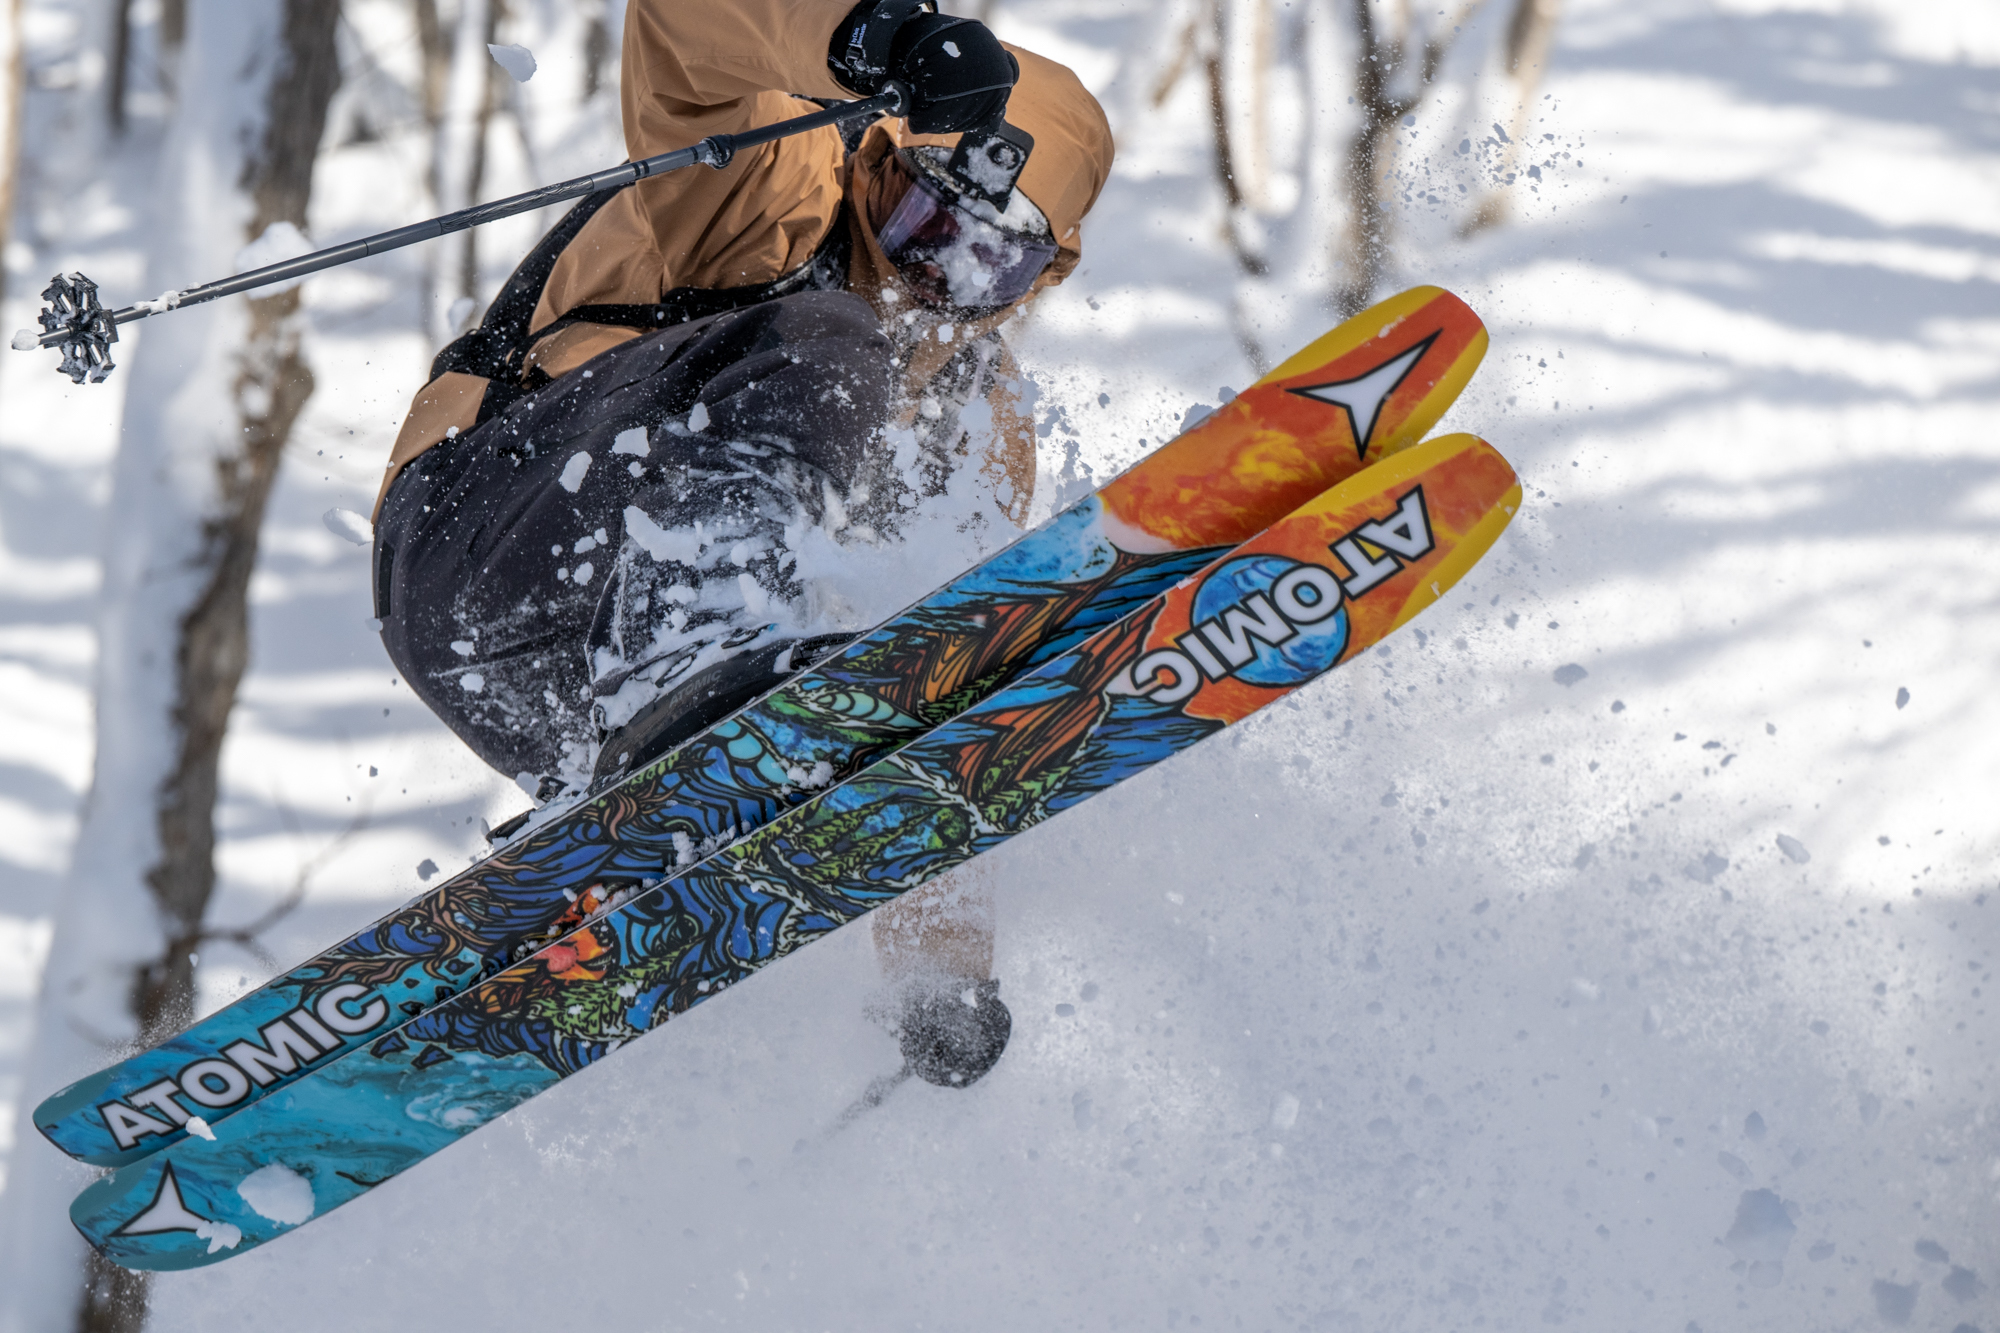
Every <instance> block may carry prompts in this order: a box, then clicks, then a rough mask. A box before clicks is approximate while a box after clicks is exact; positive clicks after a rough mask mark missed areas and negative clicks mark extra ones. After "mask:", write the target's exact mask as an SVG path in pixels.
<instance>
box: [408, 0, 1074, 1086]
mask: <svg viewBox="0 0 2000 1333" xmlns="http://www.w3.org/2000/svg"><path fill="white" fill-rule="evenodd" d="M849 3H850V0H727V3H723V4H715V5H690V4H686V3H679V2H677V0H631V4H630V6H629V9H628V13H627V18H626V24H625V38H624V51H623V65H622V71H621V80H622V86H621V96H622V102H623V112H624V124H625V136H626V148H627V151H628V153H629V154H630V156H631V157H632V158H634V159H638V158H641V157H644V156H648V155H651V154H655V153H659V152H662V151H666V150H668V149H672V148H678V147H682V146H685V145H687V144H691V143H694V142H696V141H697V140H700V139H702V138H704V137H706V136H708V135H711V134H717V133H733V132H740V131H743V130H747V129H750V128H753V127H756V126H761V125H766V124H771V123H774V122H776V121H779V120H782V119H785V118H787V117H789V116H793V115H797V114H799V112H800V111H801V110H802V109H804V108H803V107H802V106H801V103H800V102H799V101H798V100H797V99H798V98H799V97H801V96H803V97H806V98H808V99H814V100H819V99H827V100H831V99H845V98H849V97H853V96H857V95H859V96H871V95H873V94H875V93H877V92H879V91H882V90H883V89H884V88H885V87H887V86H889V85H890V84H891V83H893V84H894V85H896V86H898V87H899V88H900V89H901V90H902V92H903V94H904V98H905V112H906V114H905V118H904V119H903V120H902V121H900V122H898V121H889V120H879V121H877V122H875V123H874V124H873V125H870V126H867V127H866V128H865V129H864V130H862V131H861V132H859V133H849V134H848V135H846V136H843V135H842V134H841V133H839V132H837V131H835V130H833V129H824V130H818V131H813V132H810V133H807V134H802V135H798V136H795V137H791V138H786V139H781V140H779V141H777V142H774V143H770V144H766V145H763V146H761V147H758V148H755V149H750V150H745V151H743V152H741V153H740V154H738V155H737V156H736V157H735V159H734V160H733V161H732V162H730V163H729V164H728V165H727V166H725V167H723V168H722V169H720V170H709V169H707V168H700V167H697V168H693V169H690V170H687V171H682V172H677V173H673V174H670V175H666V176H663V177H659V178H655V179H651V180H647V181H644V182H642V183H640V184H639V185H637V186H634V187H632V188H630V189H627V190H624V191H620V192H606V193H605V194H601V195H594V196H590V197H588V198H586V199H585V200H583V201H582V202H581V203H580V204H578V205H577V207H576V208H574V209H573V210H572V211H571V212H570V214H569V215H568V216H567V217H565V218H564V219H563V221H562V222H561V223H559V224H558V225H557V226H556V227H555V228H554V230H552V231H551V232H550V233H549V235H548V236H547V237H545V238H544V239H543V241H542V242H541V243H540V245H538V246H537V247H536V249H535V250H534V251H533V252H532V253H531V254H530V255H529V256H528V258H527V259H526V260H525V261H523V263H522V265H521V266H520V268H519V269H517V270H516V272H515V274H514V275H513V277H512V278H511V279H510V280H509V282H508V283H507V285H506V286H505V287H504V288H503V289H502V291H501V293H500V295H499V296H498V297H497V298H496V299H495V300H494V302H493V304H492V306H491V307H489V308H488V310H487V312H486V314H485V316H484V318H483V319H482V321H481V323H480V325H479V327H477V328H475V329H472V330H471V331H469V332H467V333H466V334H464V335H463V336H461V337H460V338H458V339H457V340H456V341H455V342H453V343H452V344H451V345H449V346H448V347H446V348H445V349H444V351H443V352H442V353H440V354H439V356H438V358H437V360H436V362H435V363H434V364H433V366H432V378H431V381H430V383H428V384H427V385H425V386H424V388H423V389H421V390H420V391H419V392H418V393H417V395H416V398H415V401H414V402H413V403H412V405H411V409H410V412H409V415H408V417H407V418H406V419H405V421H404V423H403V427H402V430H401V432H400V433H399V434H398V436H397V438H396V443H395V447H394V449H393V451H392V454H391V457H390V461H389V466H388V473H387V475H386V477H385V478H384V480H383V485H382V491H381V494H380V497H379V498H378V500H377V502H376V524H375V601H376V614H377V616H378V617H379V618H380V621H381V624H382V639H383V644H384V646H385V647H386V648H387V650H388V652H389V656H390V658H391V660H392V661H393V662H394V663H395V665H396V667H397V669H398V670H399V671H400V672H401V673H402V676H403V678H404V679H405V680H406V681H407V682H408V683H409V684H410V686H411V687H412V688H413V689H414V690H415V691H416V692H417V694H418V696H419V697H420V698H422V699H423V700H424V702H425V703H426V704H427V705H428V706H429V707H430V708H431V709H432V710H433V711H434V712H436V713H437V714H438V716H439V717H440V718H442V719H443V720H444V721H445V722H446V724H447V725H449V726H450V727H451V728H452V730H453V731H454V732H456V733H457V734H458V735H459V736H460V737H462V738H463V739H464V740H465V741H466V743H467V744H468V745H470V746H471V747H472V748H473V750H474V751H475V752H476V753H478V755H479V756H480V758H482V759H484V760H485V761H486V762H487V763H489V764H491V765H493V766H494V767H495V768H498V769H499V770H500V771H502V772H503V773H506V774H508V775H510V776H515V777H516V778H517V780H518V781H520V782H521V783H522V785H523V786H524V787H525V788H527V789H528V790H530V792H531V793H532V794H534V795H535V796H536V797H537V799H538V800H548V799H552V798H554V797H556V796H558V795H560V794H561V793H562V792H563V791H565V790H568V791H572V792H574V791H578V790H582V789H584V788H586V787H589V786H592V785H599V786H601V785H602V784H604V783H605V782H607V781H609V780H611V779H612V778H614V777H615V776H617V775H618V774H621V773H623V772H627V771H631V770H632V769H634V768H636V767H638V766H641V765H643V764H644V763H646V762H649V761H650V760H651V759H653V758H655V757H657V756H658V755H660V754H663V753H666V752H667V751H668V750H670V749H672V748H673V747H674V746H675V745H677V744H679V743H680V742H681V741H683V740H685V739H687V738H688V737H689V736H691V735H693V734H695V733H696V732H698V731H700V730H701V729H702V728H704V727H706V726H708V725H709V724H711V723H713V722H715V721H717V720H719V719H720V718H722V717H723V716H725V715H727V714H728V713H729V712H731V711H734V710H735V709H736V708H738V707H740V706H741V705H743V704H745V703H747V702H749V701H750V700H751V699H753V698H756V697H757V696H758V695H760V694H763V693H764V692H766V691H767V690H769V689H771V688H773V687H774V686H776V685H777V684H779V683H780V682H781V681H782V680H783V679H784V678H785V676H786V675H787V674H789V673H790V672H793V671H797V670H799V669H801V668H804V667H806V666H809V665H811V663H812V662H813V661H815V660H817V658H818V657H819V656H822V655H824V653H826V652H829V651H832V650H833V649H834V648H836V647H837V646H838V645H839V644H841V643H843V642H845V641H846V639H847V638H848V637H850V636H851V634H852V632H854V631H855V630H856V629H858V628H860V627H859V626H857V625H851V624H847V625H843V624H838V623H836V622H837V620H838V615H839V608H838V607H830V606H827V605H823V604H822V602H823V601H824V600H825V599H823V598H821V597H820V596H818V591H819V590H818V589H816V588H815V587H814V586H812V584H811V583H810V581H809V580H806V579H804V578H802V577H801V575H800V573H799V569H798V554H797V546H798V542H799V540H800V538H801V537H803V536H804V535H805V534H806V533H807V532H808V531H812V530H816V531H817V532H819V533H822V534H825V535H826V536H828V537H831V538H833V539H834V540H835V541H836V542H844V543H856V542H864V543H870V542H872V543H879V542H882V541H888V540H893V539H894V538H895V536H896V535H897V533H898V531H899V527H900V524H901V522H902V520H903V519H904V518H905V517H906V515H907V514H908V513H909V511H910V510H912V509H913V508H915V507H916V505H917V504H918V503H920V502H921V501H922V500H923V499H924V498H927V497H930V496H935V495H938V494H941V493H942V492H943V491H944V489H945V488H946V487H947V485H949V484H950V483H951V482H952V480H953V477H954V475H955V474H957V473H959V472H960V471H961V470H962V469H970V470H972V471H973V473H974V474H975V475H976V476H977V478H978V480H979V483H980V484H981V485H983V486H985V487H986V488H988V491H989V493H990V497H991V509H992V511H993V512H992V518H993V520H994V521H999V522H1006V523H1011V524H1016V525H1018V524H1019V523H1020V522H1021V520H1022V519H1023V518H1024V517H1025V515H1026V511H1027V506H1028V502H1029V500H1030V498H1031V497H1032V494H1033V490H1034V478H1035V453H1034V438H1033V426H1032V421H1031V420H1030V419H1029V418H1028V417H1027V416H1026V414H1025V413H1024V411H1023V409H1022V406H1021V404H1020V401H1019V397H1018V390H1017V387H1016V372H1015V369H1014V365H1013V362H1012V360H1011V358H1010V356H1009V354H1008V352H1007V349H1006V347H1005V345H1004V343H1003V342H1002V341H1001V338H1000V328H1001V325H1002V324H1003V323H1004V322H1005V320H1006V319H1007V318H1008V317H1009V316H1010V315H1011V314H1013V313H1014V312H1015V311H1016V310H1017V309H1018V308H1019V307H1020V305H1021V304H1022V303H1023V302H1025V301H1026V300H1028V299H1029V298H1030V297H1032V296H1033V295H1034V294H1035V293H1036V292H1037V291H1039V290H1041V289H1043V288H1046V287H1050V286H1053V285H1055V284H1056V283H1058V282H1060V281H1062V279H1063V278H1064V277H1066V276H1067V275H1068V274H1069V273H1070V272H1071V271H1072V270H1073V269H1074V268H1075V266H1076V264H1077V262H1078V259H1079V256H1080V250H1079V246H1080V243H1081V237H1080V230H1079V227H1080V223H1081V222H1082V219H1083V217H1084V215H1085V214H1086V213H1087V212H1088V211H1089V209H1090V207H1091V205H1092V204H1093V203H1094V202H1095V200H1096V198H1097V194H1098V191H1099V190H1100V189H1101V188H1102V186H1103V184H1104V181H1105V178H1106V176H1107V175H1108V173H1109V169H1110V164H1111V156H1112V143H1111V135H1110V130H1109V126H1108V125H1107V123H1106V121H1105V118H1104V115H1103V112H1102V110H1101V108H1100V107H1099V106H1098V105H1097V103H1096V101H1095V100H1094V99H1093V98H1092V97H1091V96H1090V94H1089V93H1088V92H1087V91H1085V89H1084V88H1083V86H1082V84H1081V83H1080V82H1079V81H1078V80H1077V79H1076V77H1075V76H1074V75H1073V74H1072V73H1071V72H1070V71H1069V70H1067V69H1065V68H1064V67H1062V66H1061V65H1058V64H1055V63H1054V62H1052V61H1049V60H1045V59H1043V58H1041V57H1039V56H1036V55H1034V54H1032V53H1031V52H1028V51H1025V50H1021V49H1019V48H1015V47H1010V46H1007V45H1005V44H1003V43H1001V42H1000V41H999V40H998V39H997V38H995V37H994V36H993V34H992V32H991V31H990V30H989V29H987V28H986V27H985V26H984V25H982V24H980V23H977V22H974V21H972V20H968V19H962V18H955V17H951V16H947V15H943V14H940V13H938V12H936V10H935V4H934V0H862V3H861V4H859V5H856V6H854V7H853V8H851V9H850V8H849V7H848V6H849ZM1003 117H1004V119H1003ZM975 405H977V406H979V407H981V408H982V410H978V411H973V410H968V409H970V408H972V407H974V406H975ZM843 630H844V631H846V633H841V632H840V631H843ZM978 875H979V872H978V871H977V870H972V871H970V873H967V874H961V875H958V876H951V877H947V878H946V879H945V880H944V881H942V882H939V883H936V884H933V885H932V886H928V887H927V888H926V889H924V890H920V891H918V892H914V893H911V894H908V895H906V896H905V897H903V898H902V899H899V900H898V901H897V902H895V903H893V904H891V905H889V906H888V907H885V908H883V909H882V910H881V911H879V912H877V913H876V914H875V916H876V920H875V924H874V928H875V940H876V944H877V948H878V953H879V954H880V956H881V959H882V962H883V966H884V968H885V970H886V971H887V973H888V974H889V976H890V977H891V979H892V981H893V982H894V983H895V985H896V987H897V990H898V994H899V997H900V1002H899V1007H900V1012H899V1015H898V1018H897V1021H896V1023H895V1024H894V1025H895V1026H896V1028H897V1030H898V1036H899V1040H900V1042H901V1045H902V1048H903V1053H904V1055H905V1058H906V1061H907V1063H908V1065H909V1068H910V1069H911V1070H912V1071H913V1072H915V1073H917V1074H919V1075H920V1076H922V1077H924V1078H925V1079H927V1080H928V1081H931V1082H933V1083H938V1084H941V1085H947V1086H964V1085H966V1084H969V1083H971V1082H972V1081H974V1080H976V1079H977V1078H979V1077H980V1076H981V1075H982V1074H984V1073H985V1072H986V1071H987V1070H988V1069H990V1068H991V1067H992V1065H993V1063H994V1062H995V1061H997V1060H998V1058H999V1056H1000V1053H1001V1050H1002V1049H1003V1048H1004V1046H1005V1043H1006V1039H1007V1034H1008V1029H1009V1026H1010V1018H1009V1015H1008V1012H1007V1009H1006V1007H1005V1006H1004V1005H1003V1004H1001V1003H1000V1000H999V998H998V986H999V983H998V982H997V981H996V980H994V979H993V976H992V961H993V943H992V910H991V903H990V899H989V897H988V895H987V893H986V891H985V888H984V886H983V884H982V883H981V882H980V880H979V878H978Z"/></svg>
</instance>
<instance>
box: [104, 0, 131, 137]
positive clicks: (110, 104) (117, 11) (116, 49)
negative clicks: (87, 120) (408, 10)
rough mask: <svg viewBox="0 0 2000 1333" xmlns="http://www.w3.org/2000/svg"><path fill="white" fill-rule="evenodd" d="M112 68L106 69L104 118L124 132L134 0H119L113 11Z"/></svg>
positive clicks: (117, 129)
mask: <svg viewBox="0 0 2000 1333" xmlns="http://www.w3.org/2000/svg"><path fill="white" fill-rule="evenodd" d="M109 63H110V66H111V68H110V69H108V70H106V71H105V84H104V107H105V118H106V119H107V120H109V121H110V122H111V132H112V133H113V134H123V133H124V132H125V94H126V92H127V91H128V89H127V86H126V85H127V82H128V81H129V80H130V78H131V72H132V0H116V4H115V5H114V6H113V8H112V11H111V58H110V61H109Z"/></svg>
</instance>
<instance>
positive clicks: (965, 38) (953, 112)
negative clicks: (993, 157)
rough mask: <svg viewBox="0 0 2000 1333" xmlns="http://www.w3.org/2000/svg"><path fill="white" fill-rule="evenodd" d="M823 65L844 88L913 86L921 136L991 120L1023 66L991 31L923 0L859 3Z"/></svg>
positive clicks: (912, 119)
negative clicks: (934, 8) (892, 83)
mask: <svg viewBox="0 0 2000 1333" xmlns="http://www.w3.org/2000/svg"><path fill="white" fill-rule="evenodd" d="M826 63H827V66H828V68H830V69H831V70H832V71H833V77H834V79H835V80H836V81H837V82H839V83H840V85H841V86H842V87H844V88H847V89H849V90H851V91H853V92H857V93H860V94H861V95H863V96H865V97H872V96H873V95H875V94H876V93H878V92H880V91H882V87H883V85H884V84H885V83H887V82H888V81H890V80H892V79H893V80H894V81H896V82H897V83H900V84H902V85H903V86H904V87H905V88H907V89H908V90H909V94H910V106H909V108H908V109H907V110H906V111H905V113H904V114H905V116H906V117H907V118H908V120H909V124H910V129H911V130H912V131H913V132H915V133H917V134H951V133H953V132H955V131H959V130H969V129H973V128H975V127H977V126H981V125H988V124H991V123H993V122H994V121H997V120H998V119H1000V116H1001V114H1002V113H1003V112H1004V111H1006V109H1007V94H1008V92H1009V91H1011V90H1012V89H1013V87H1014V83H1015V81H1016V80H1017V79H1019V78H1020V77H1021V66H1020V63H1019V62H1018V61H1016V60H1015V59H1014V57H1013V56H1012V55H1010V54H1008V52H1007V51H1006V49H1005V48H1004V47H1002V46H1001V45H1000V39H999V38H997V37H995V36H994V35H993V31H992V29H990V28H988V27H987V26H986V25H985V24H983V23H978V22H975V21H973V20H972V19H962V18H952V17H950V16H949V15H945V14H936V13H931V12H929V11H927V10H925V9H923V8H921V7H920V3H919V0H861V3H860V4H858V5H856V6H855V7H854V9H853V11H852V12H851V13H849V14H848V16H847V17H846V18H844V19H842V20H841V21H840V24H839V25H838V26H837V27H835V28H834V30H833V39H832V41H831V42H830V43H829V45H828V47H827V57H826Z"/></svg>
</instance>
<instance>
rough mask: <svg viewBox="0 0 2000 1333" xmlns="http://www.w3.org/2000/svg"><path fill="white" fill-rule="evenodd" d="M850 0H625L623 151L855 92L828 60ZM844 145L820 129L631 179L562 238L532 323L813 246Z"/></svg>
mask: <svg viewBox="0 0 2000 1333" xmlns="http://www.w3.org/2000/svg"><path fill="white" fill-rule="evenodd" d="M850 7H851V5H850V3H849V0H633V3H632V6H631V9H630V11H629V12H628V14H627V16H626V19H625V46H624V53H623V57H622V65H621V68H620V74H619V79H620V99H621V107H622V112H623V116H624V122H625V150H626V153H627V154H628V155H629V156H631V157H632V158H635V159H636V158H641V157H650V156H652V155H654V154H656V153H663V152H667V151H670V150H672V149H675V148H685V147H687V146H688V145H689V144H692V143H695V142H696V141H698V140H700V139H703V138H706V137H707V136H708V135H711V134H733V133H737V132H739V131H742V130H747V129H751V128H753V127H755V126H759V125H768V124H772V123H774V122H776V121H780V120H784V119H787V118H789V117H792V116H799V115H804V114H806V113H807V112H809V111H811V110H812V109H813V108H812V107H811V106H810V105H808V104H807V103H804V102H801V101H799V100H798V98H797V97H796V96H794V94H804V95H808V96H815V97H838V98H845V97H850V96H852V94H851V93H849V92H847V91H846V90H845V89H843V88H842V87H841V86H840V85H839V84H837V83H835V82H834V81H833V76H832V75H831V74H830V73H828V71H827V67H826V48H827V43H828V41H829V40H831V38H832V36H833V30H834V27H835V26H836V25H837V24H838V23H839V22H840V20H841V19H842V18H844V17H846V15H847V12H848V9H849V8H850ZM843 156H844V151H843V149H842V147H841V143H840V136H839V134H838V132H837V131H835V130H833V129H831V128H828V129H822V130H816V131H814V132H812V133H810V134H801V135H795V136H793V137H791V138H788V139H781V140H779V141H778V142H776V143H770V144H764V145H762V146H761V147H758V148H752V149H747V150H745V151H743V152H741V153H739V154H737V156H736V160H735V161H733V162H731V163H730V164H729V166H727V167H725V168H723V169H722V170H720V171H716V170H713V169H711V168H708V167H690V168H687V169H686V170H683V171H676V172H673V173H671V174H669V175H666V176H660V177H655V178H654V179H652V180H648V181H642V182H641V183H639V184H638V185H636V186H634V187H633V188H631V189H629V190H626V191H624V192H623V193H622V194H620V195H619V197H618V198H617V199H615V200H613V201H612V202H611V203H610V204H607V205H606V206H605V207H604V208H603V210H601V211H600V212H599V213H598V214H597V216H596V217H594V218H592V219H591V221H590V223H589V225H587V226H586V227H585V228H584V229H583V232H582V233H581V234H580V235H578V237H577V238H576V240H574V241H572V242H571V243H570V245H569V247H568V248H567V249H566V250H564V252H563V256H562V258H561V260H559V261H558V262H557V264H556V268H555V271H554V272H553V273H552V274H551V275H550V278H549V282H548V285H547V286H546V287H545V288H544V289H543V293H542V300H541V304H540V305H539V306H538V307H537V308H536V311H535V317H534V327H535V328H541V327H543V326H545V325H547V324H548V323H550V322H551V321H553V320H554V319H556V318H557V317H558V316H559V315H562V314H564V313H565V312H567V311H569V310H573V309H575V308H576V307H577V306H580V305H649V304H652V303H653V302H656V301H658V300H659V299H660V298H661V297H662V296H664V295H665V294H666V293H668V292H670V291H672V290H674V289H675V288H677V287H700V288H704V289H716V288H726V287H745V286H751V285H753V284H756V283H763V282H769V281H771V280H772V279H774V278H778V277H782V276H783V275H784V274H786V273H789V272H791V271H792V270H794V269H796V268H798V267H799V266H800V265H801V264H804V263H805V262H806V261H807V260H809V259H811V258H812V255H813V251H814V250H816V249H817V248H818V246H819V244H820V242H821V241H822V240H824V239H825V237H826V233H827V230H828V228H830V227H831V226H832V225H833V222H834V219H835V218H836V217H838V216H839V212H840V197H841V184H840V168H841V161H842V158H843Z"/></svg>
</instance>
